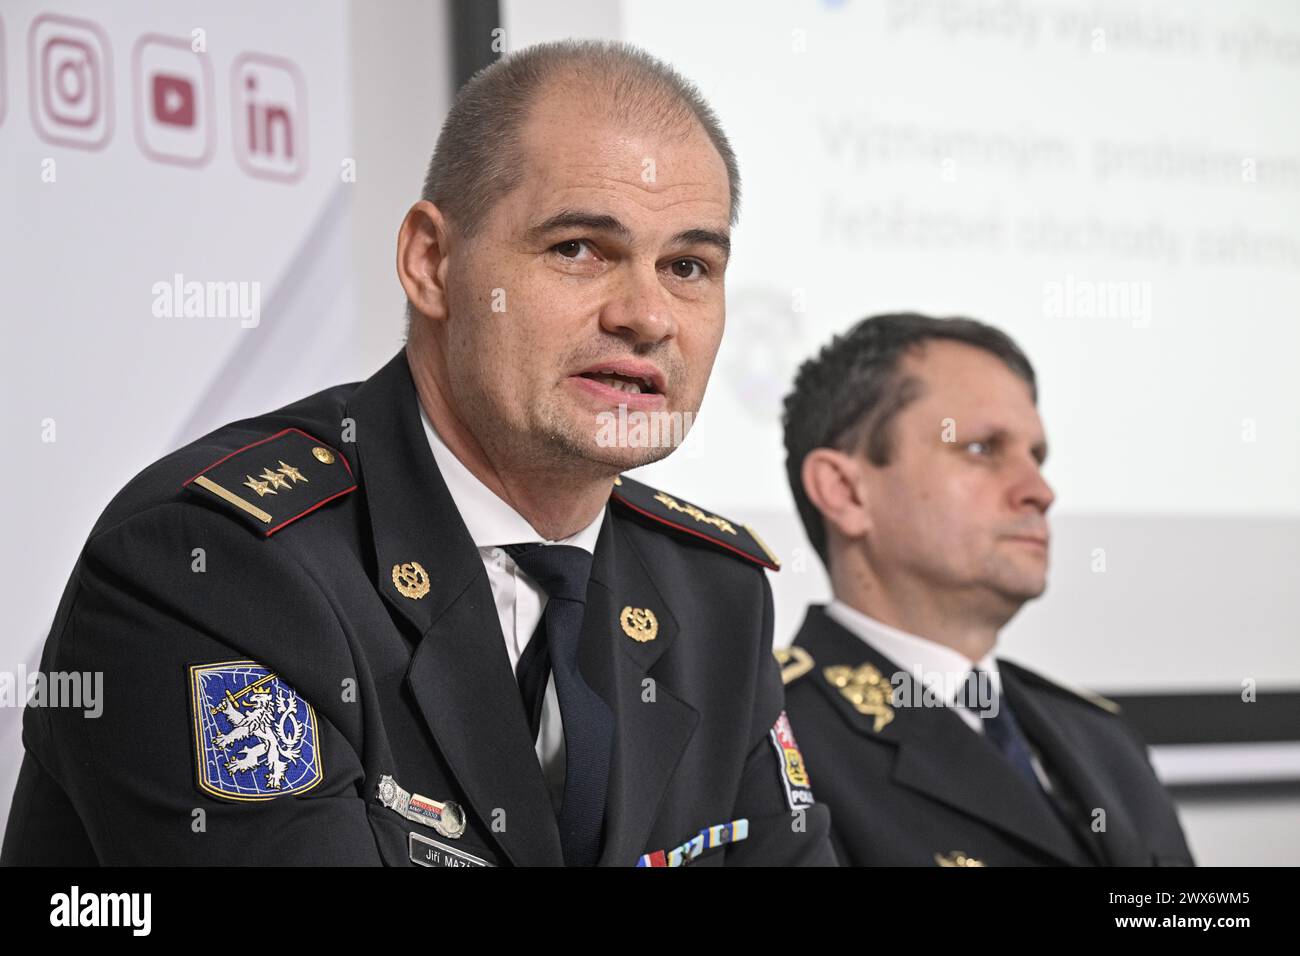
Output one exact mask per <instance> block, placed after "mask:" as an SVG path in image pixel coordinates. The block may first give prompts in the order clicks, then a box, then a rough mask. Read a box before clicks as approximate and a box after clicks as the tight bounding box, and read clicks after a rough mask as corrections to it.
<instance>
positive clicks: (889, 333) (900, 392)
mask: <svg viewBox="0 0 1300 956" xmlns="http://www.w3.org/2000/svg"><path fill="white" fill-rule="evenodd" d="M1036 404H1037V385H1036V382H1035V377H1034V371H1033V368H1032V367H1031V366H1030V364H1029V360H1028V359H1027V358H1026V357H1025V356H1024V354H1023V353H1022V352H1021V350H1020V349H1019V348H1018V347H1017V346H1016V344H1015V343H1014V342H1012V340H1011V339H1010V338H1009V337H1008V336H1006V335H1005V334H1004V333H1002V332H1001V331H999V330H997V329H994V328H992V327H990V326H988V325H984V324H982V323H979V322H975V321H972V320H969V319H935V318H930V317H926V316H922V315H914V314H905V315H880V316H876V317H874V318H869V319H865V320H863V321H861V322H859V323H858V324H857V325H855V326H854V327H853V328H852V329H851V330H850V331H849V332H848V333H847V334H845V335H842V336H837V337H835V338H834V339H833V340H832V341H831V342H830V344H829V345H827V346H826V347H825V348H823V349H822V350H821V352H820V353H819V354H818V355H817V356H815V357H814V358H812V359H810V360H809V361H807V362H806V363H804V365H803V366H802V368H800V370H799V373H798V377H797V379H796V381H795V385H794V389H793V391H792V392H791V394H790V395H789V396H788V397H787V398H786V402H785V446H786V454H787V458H786V467H787V473H788V478H789V481H790V487H791V490H792V491H793V492H794V497H795V501H796V502H797V504H798V507H799V513H800V516H801V517H802V519H803V524H804V528H805V529H806V531H807V533H808V537H809V539H810V540H811V541H812V543H813V545H814V546H815V547H816V550H817V553H818V554H819V555H820V556H821V559H822V561H823V562H824V563H825V565H826V568H827V571H828V572H829V575H830V580H831V587H832V590H833V593H834V600H833V601H832V602H831V603H830V604H829V605H827V606H820V605H816V606H813V607H811V608H810V609H809V611H808V614H807V617H806V619H805V621H804V624H803V626H802V628H801V629H800V631H799V633H798V636H797V637H796V638H795V641H794V645H793V646H792V647H791V648H790V649H789V650H788V651H782V652H781V653H780V657H781V659H782V660H783V662H784V664H785V667H784V669H783V671H784V673H783V676H784V678H785V679H786V680H787V681H788V682H789V686H787V688H786V693H787V701H788V708H789V714H790V718H791V720H793V722H794V725H795V726H796V727H798V728H799V739H800V741H801V742H802V744H803V753H804V755H805V756H806V757H807V761H808V770H809V772H810V773H811V775H812V779H813V780H815V781H816V782H817V793H818V797H819V798H820V799H821V800H822V801H824V802H825V803H827V804H828V805H829V806H830V808H831V813H832V841H833V843H834V845H835V848H836V855H837V856H838V857H839V859H840V862H841V863H842V864H846V865H877V864H885V865H935V864H939V865H947V866H978V865H998V866H1002V865H1033V864H1045V865H1066V864H1076V865H1090V864H1102V865H1106V864H1109V865H1148V864H1190V863H1191V862H1192V860H1191V855H1190V853H1189V851H1188V848H1187V844H1186V842H1185V840H1184V838H1183V833H1182V830H1181V828H1180V826H1179V822H1178V818H1177V815H1176V814H1175V811H1174V807H1173V805H1172V803H1171V801H1170V799H1169V796H1168V794H1167V793H1166V792H1165V790H1164V788H1163V787H1162V786H1161V784H1160V782H1159V781H1158V780H1157V779H1156V777H1155V774H1154V773H1153V772H1152V769H1151V766H1150V764H1149V763H1148V760H1147V756H1146V751H1145V748H1144V746H1143V745H1142V743H1141V742H1140V741H1139V740H1138V739H1137V738H1136V736H1135V735H1134V734H1133V732H1132V731H1131V730H1130V729H1129V727H1128V726H1126V724H1125V722H1124V720H1123V719H1122V718H1121V717H1120V716H1118V715H1117V714H1116V713H1115V708H1114V706H1113V705H1112V704H1110V703H1109V702H1108V701H1105V700H1103V699H1100V698H1097V697H1095V696H1090V695H1080V694H1079V693H1076V692H1074V691H1071V690H1067V689H1065V688H1063V687H1062V686H1060V685H1058V684H1056V683H1054V682H1052V681H1050V680H1048V679H1047V678H1045V677H1043V676H1041V675H1039V674H1036V673H1034V672H1033V671H1031V670H1029V669H1028V668H1025V667H1022V666H1019V665H1017V664H1014V663H1012V662H1011V661H1008V660H1005V659H1002V658H998V657H995V656H994V654H995V650H996V646H997V639H998V634H999V632H1000V631H1001V629H1002V628H1003V626H1004V625H1006V623H1007V622H1008V621H1009V620H1011V618H1012V617H1013V616H1014V615H1015V613H1016V612H1017V611H1018V610H1019V609H1020V607H1021V606H1022V605H1023V604H1024V603H1025V602H1026V601H1029V600H1031V599H1033V598H1035V597H1037V596H1039V595H1040V594H1041V593H1042V592H1043V590H1044V588H1045V586H1046V573H1047V555H1048V540H1049V536H1048V524H1047V510H1048V508H1049V507H1050V506H1051V504H1052V499H1053V494H1052V490H1051V488H1049V487H1048V485H1047V482H1046V481H1045V480H1044V479H1043V475H1042V472H1041V469H1042V466H1043V462H1044V460H1045V459H1046V457H1047V439H1046V437H1045V436H1044V432H1043V424H1042V422H1041V420H1040V419H1039V416H1038V412H1037V409H1036V407H1035V406H1036Z"/></svg>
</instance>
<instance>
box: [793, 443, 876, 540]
mask: <svg viewBox="0 0 1300 956" xmlns="http://www.w3.org/2000/svg"><path fill="white" fill-rule="evenodd" d="M800 478H801V479H802V480H803V490H804V494H806V495H807V496H808V499H809V500H810V501H811V502H812V503H813V505H814V506H815V507H816V508H817V510H818V511H820V512H821V513H822V519H823V520H824V521H825V522H826V530H827V532H828V535H827V536H828V537H829V531H830V530H831V529H832V528H834V529H835V531H836V532H838V533H839V534H840V535H841V536H842V537H844V538H848V539H849V540H857V539H859V538H862V537H863V536H864V535H866V534H867V533H868V532H869V531H870V530H871V513H870V510H869V509H868V507H867V505H868V502H867V497H866V496H867V489H866V482H864V481H863V480H862V479H863V475H862V462H861V460H860V459H858V458H856V457H854V456H852V455H846V454H845V453H844V452H842V451H836V450H835V449H834V448H814V449H813V450H812V451H811V452H809V453H808V454H807V455H806V456H805V457H804V460H803V468H802V469H801V471H800Z"/></svg>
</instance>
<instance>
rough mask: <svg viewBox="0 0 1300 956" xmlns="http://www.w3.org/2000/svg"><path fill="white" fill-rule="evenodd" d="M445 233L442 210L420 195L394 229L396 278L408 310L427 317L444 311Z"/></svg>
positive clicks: (447, 258)
mask: <svg viewBox="0 0 1300 956" xmlns="http://www.w3.org/2000/svg"><path fill="white" fill-rule="evenodd" d="M449 233H450V228H449V226H448V223H447V217H446V216H444V215H443V214H442V210H441V209H439V208H438V207H437V206H435V205H434V204H433V203H431V202H428V201H427V200H424V199H421V200H420V201H419V202H417V203H416V204H415V205H414V206H412V207H411V209H410V211H409V212H408V213H407V214H406V218H405V219H403V220H402V226H401V228H400V229H399V230H398V231H397V278H398V280H399V281H401V283H402V288H403V289H405V290H406V298H407V300H408V301H409V302H410V303H411V308H412V310H413V311H414V312H416V313H417V314H419V315H423V316H426V317H427V318H431V319H439V320H441V319H446V318H447V315H448V308H447V265H448V262H449V261H450V256H449V252H450V249H449ZM417 321H418V319H417Z"/></svg>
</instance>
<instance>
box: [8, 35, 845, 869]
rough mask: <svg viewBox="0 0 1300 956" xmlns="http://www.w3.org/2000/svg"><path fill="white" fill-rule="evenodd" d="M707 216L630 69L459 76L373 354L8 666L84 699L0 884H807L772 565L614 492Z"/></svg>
mask: <svg viewBox="0 0 1300 956" xmlns="http://www.w3.org/2000/svg"><path fill="white" fill-rule="evenodd" d="M738 194H739V180H738V178H737V172H736V163H735V159H734V156H733V154H732V150H731V148H730V146H729V145H728V142H727V140H726V138H725V136H724V135H723V133H722V131H721V129H720V128H719V126H718V123H717V121H716V119H715V117H714V115H713V114H712V112H711V111H710V110H709V108H708V106H707V105H706V104H705V103H704V102H703V101H702V99H701V98H700V96H699V94H698V92H696V91H695V90H694V88H693V87H691V86H690V85H689V84H687V83H686V82H685V81H684V80H682V79H681V78H680V77H679V76H677V75H676V74H675V73H674V72H673V71H671V70H670V69H668V68H667V67H665V66H664V65H663V64H661V63H659V62H658V61H656V60H654V59H653V58H651V57H649V56H647V55H646V54H644V53H641V52H639V51H637V50H635V49H632V48H628V47H623V46H618V45H606V44H595V43H590V44H576V43H565V44H555V45H545V46H539V47H533V48H529V49H527V50H524V51H520V52H519V53H516V54H513V55H511V56H509V57H507V58H505V59H503V60H501V61H499V62H498V63H496V64H494V65H493V66H491V67H489V68H487V69H486V70H484V71H483V72H481V73H480V74H478V75H477V76H476V77H475V78H474V79H473V80H471V81H470V83H469V84H467V86H466V87H465V88H464V89H463V90H462V91H461V93H460V95H459V96H458V97H457V100H456V102H455V104H454V105H453V108H452V110H451V112H450V114H449V116H448V118H447V121H446V123H445V125H444V127H443V130H442V133H441V136H440V138H439V141H438V145H437V150H436V152H435V154H434V157H433V160H432V162H431V164H430V167H429V173H428V177H427V180H426V183H425V188H424V194H423V199H422V200H421V201H420V202H418V203H417V204H416V205H415V206H414V207H413V208H412V209H411V210H410V212H409V213H408V215H407V217H406V219H405V221H404V222H403V223H402V226H401V229H400V233H399V237H398V249H397V271H398V275H399V278H400V280H401V283H402V287H403V288H404V290H405V292H406V295H407V298H408V301H409V309H408V315H409V318H410V328H409V336H408V340H407V343H406V346H405V348H404V350H403V351H401V352H399V353H398V354H397V355H396V356H395V357H394V358H393V359H392V360H391V361H390V362H389V363H388V364H387V365H386V366H385V367H383V368H382V369H380V370H379V371H378V372H377V373H376V374H375V375H374V376H372V377H371V378H370V379H368V380H367V381H365V382H362V383H360V384H351V385H340V386H337V387H334V388H330V389H327V390H325V391H322V392H319V393H317V394H315V395H312V396H309V397H307V398H304V399H302V400H301V401H298V402H296V403H294V404H292V405H289V406H287V407H285V408H282V409H279V410H278V411H275V412H271V413H269V414H266V415H263V416H261V417H258V418H253V419H248V420H245V421H240V422H235V423H233V424H230V425H227V426H225V427H223V428H220V429H218V430H217V431H215V432H213V433H212V434H210V435H207V436H205V437H203V438H201V439H199V440H198V441H195V442H194V443H192V444H190V445H188V446H186V447H185V448H182V449H180V450H179V451H176V452H174V453H172V454H171V455H168V456H167V457H165V458H163V459H162V460H161V461H159V462H156V463H154V464H153V465H151V466H150V467H148V468H147V469H145V471H143V472H142V473H141V474H140V475H139V476H137V477H136V478H135V479H134V480H133V481H132V482H131V483H130V484H129V485H128V486H127V487H126V488H125V489H124V490H123V491H122V492H121V493H120V494H119V495H118V496H117V497H116V498H115V499H114V500H113V502H112V503H111V504H110V505H109V507H108V509H107V510H106V511H105V513H104V514H103V516H102V517H101V518H100V520H99V522H98V523H97V525H96V526H95V528H94V530H93V531H92V532H91V535H90V539H89V541H88V542H87V544H86V546H85V548H84V550H83V552H82V554H81V557H80V560H79V561H78V563H77V565H76V568H75V570H74V572H73V574H72V578H71V581H70V582H69V584H68V587H67V590H66V592H65V594H64V597H63V600H62V603H61V605H60V607H59V609H58V614H57V617H56V620H55V623H54V627H53V630H52V632H51V634H50V637H49V640H48V642H47V644H46V648H45V652H44V657H43V661H42V669H43V670H49V671H100V672H103V674H104V705H103V713H102V716H101V717H99V718H98V719H87V718H85V717H83V716H81V713H80V712H70V711H63V710H56V709H41V708H36V707H29V708H28V711H27V713H26V714H25V719H24V734H23V739H24V742H25V745H26V748H27V754H26V757H25V759H24V762H23V766H22V771H21V775H20V780H19V783H18V789H17V792H16V794H15V797H14V803H13V810H12V813H11V816H10V819H9V825H8V828H7V830H6V833H5V843H4V849H3V861H4V862H5V863H17V864H81V863H94V862H99V863H162V864H176V863H191V864H229V863H237V864H304V863H321V864H379V863H384V864H390V865H410V864H412V863H418V864H425V865H433V866H472V865H492V864H495V865H501V864H516V865H560V864H566V865H593V864H601V865H628V866H631V865H648V866H658V865H662V866H674V865H680V864H684V863H697V862H698V863H699V864H702V865H704V864H719V863H723V862H726V863H765V864H796V863H832V862H834V859H833V856H832V854H831V851H830V846H829V843H828V840H827V824H828V815H827V813H826V810H825V808H824V807H822V806H820V805H817V804H815V803H814V801H813V798H812V792H811V790H810V788H809V786H808V779H807V774H806V772H805V771H804V769H803V766H802V760H801V758H800V755H799V750H798V745H797V743H796V742H795V738H794V735H793V733H792V730H791V728H790V725H789V721H788V720H786V718H785V715H784V713H783V692H782V685H781V680H780V675H779V671H778V669H777V666H776V662H775V661H774V660H773V659H772V656H771V654H770V646H771V633H772V620H773V617H772V598H771V592H770V589H769V585H768V583H767V579H766V576H765V570H764V569H765V568H774V567H775V563H776V562H775V559H774V558H772V556H771V555H770V554H769V553H768V552H767V549H766V547H765V546H764V545H763V544H762V542H761V540H760V539H759V538H758V536H757V535H756V534H755V533H754V532H752V531H751V530H749V529H748V528H747V527H746V526H745V525H743V524H742V523H740V522H737V521H732V520H728V519H726V518H723V517H720V516H718V515H716V514H713V513H711V512H708V511H705V510H703V509H701V508H699V507H697V506H695V505H693V504H690V503H689V502H687V501H686V500H684V499H682V498H679V497H677V496H674V495H669V494H666V493H663V492H658V491H655V490H653V489H650V488H647V487H646V486H644V485H642V484H639V483H638V482H636V481H633V480H632V479H630V478H628V477H620V473H621V472H623V471H625V470H626V469H629V468H632V467H635V466H637V465H642V464H645V463H647V462H649V461H652V460H655V459H657V458H661V457H663V456H664V455H666V454H668V452H669V451H671V448H672V445H673V444H674V443H675V439H676V438H679V437H680V434H681V433H682V432H684V427H683V426H684V425H688V424H689V420H690V416H692V415H693V414H694V413H695V412H696V411H697V410H698V408H699V406H700V402H701V399H702V397H703V394H704V388H705V384H706V382H707V380H708V377H709V372H710V368H711V366H712V363H713V359H714V355H715V353H716V351H717V348H718V345H719V341H720V339H721V337H722V332H723V321H724V301H723V279H724V274H725V271H726V267H727V258H728V248H729V238H728V237H729V233H730V229H731V226H732V224H733V222H734V220H735V217H736V209H737V199H738ZM665 435H667V436H669V437H668V438H667V439H665V437H664V436H665ZM654 436H659V440H658V441H651V440H648V439H650V438H653V437H654Z"/></svg>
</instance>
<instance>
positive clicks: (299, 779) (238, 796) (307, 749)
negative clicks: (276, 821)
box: [190, 661, 324, 800]
mask: <svg viewBox="0 0 1300 956" xmlns="http://www.w3.org/2000/svg"><path fill="white" fill-rule="evenodd" d="M190 708H191V712H192V714H193V718H194V749H195V756H196V762H197V764H198V784H199V789H200V790H202V791H203V792H205V793H210V794H212V795H213V796H217V797H224V798H226V799H232V800H271V799H273V798H275V797H283V796H287V795H289V794H295V793H303V792H305V791H307V790H310V789H311V788H312V787H314V786H316V784H318V783H320V782H321V780H322V779H323V778H324V774H323V773H322V771H321V755H320V740H319V738H318V736H317V721H316V712H315V711H314V710H313V709H312V706H311V705H310V704H309V703H307V702H306V701H305V700H303V699H302V698H300V697H299V696H298V695H297V694H296V693H295V692H294V690H293V688H291V687H290V686H289V685H288V684H286V683H284V682H283V681H281V680H280V678H279V677H277V676H276V675H275V674H273V673H271V671H270V670H268V669H267V668H265V667H263V666H262V665H261V664H258V663H256V662H255V661H224V662H222V663H219V664H195V665H192V666H191V667H190Z"/></svg>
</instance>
